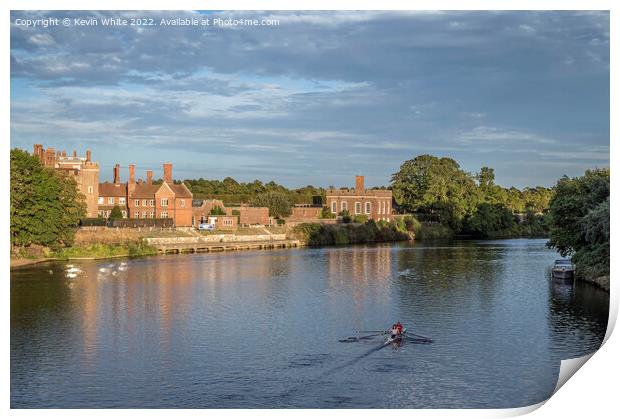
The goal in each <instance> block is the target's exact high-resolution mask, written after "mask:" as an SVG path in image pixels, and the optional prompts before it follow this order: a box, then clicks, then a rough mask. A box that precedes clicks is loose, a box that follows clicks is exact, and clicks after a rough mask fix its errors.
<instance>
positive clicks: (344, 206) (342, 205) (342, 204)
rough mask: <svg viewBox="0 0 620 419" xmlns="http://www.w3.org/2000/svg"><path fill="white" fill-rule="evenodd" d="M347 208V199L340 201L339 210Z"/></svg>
mask: <svg viewBox="0 0 620 419" xmlns="http://www.w3.org/2000/svg"><path fill="white" fill-rule="evenodd" d="M347 209H348V208H347V201H342V202H341V203H340V211H346V210H347Z"/></svg>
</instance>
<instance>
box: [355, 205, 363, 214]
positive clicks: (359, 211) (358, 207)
mask: <svg viewBox="0 0 620 419" xmlns="http://www.w3.org/2000/svg"><path fill="white" fill-rule="evenodd" d="M355 213H356V214H361V213H362V203H361V202H356V203H355Z"/></svg>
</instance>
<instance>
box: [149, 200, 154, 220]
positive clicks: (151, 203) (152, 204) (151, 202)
mask: <svg viewBox="0 0 620 419" xmlns="http://www.w3.org/2000/svg"><path fill="white" fill-rule="evenodd" d="M149 205H150V206H152V207H154V206H155V200H154V199H151V200H149ZM151 218H153V217H151Z"/></svg>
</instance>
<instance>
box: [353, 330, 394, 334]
mask: <svg viewBox="0 0 620 419" xmlns="http://www.w3.org/2000/svg"><path fill="white" fill-rule="evenodd" d="M356 333H387V332H386V331H385V330H357V331H356Z"/></svg>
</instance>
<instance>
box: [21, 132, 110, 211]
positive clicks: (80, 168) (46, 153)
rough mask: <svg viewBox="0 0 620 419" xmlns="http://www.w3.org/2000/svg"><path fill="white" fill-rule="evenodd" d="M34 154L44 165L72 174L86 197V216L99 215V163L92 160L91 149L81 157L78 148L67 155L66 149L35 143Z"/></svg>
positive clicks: (79, 189)
mask: <svg viewBox="0 0 620 419" xmlns="http://www.w3.org/2000/svg"><path fill="white" fill-rule="evenodd" d="M33 155H34V156H35V157H37V158H38V159H39V160H40V161H41V163H42V164H43V166H45V167H49V168H52V169H55V170H58V171H61V172H64V173H67V174H69V175H71V176H72V177H73V178H74V179H75V181H76V183H77V186H78V191H79V192H80V193H81V194H82V195H84V197H85V202H86V216H87V217H96V216H97V212H98V203H97V202H98V197H99V164H98V163H95V162H93V161H91V154H90V150H86V157H79V156H78V155H77V151H76V150H73V156H67V153H66V151H62V152H61V151H55V150H54V149H53V148H51V147H50V148H47V149H44V148H43V145H42V144H35V145H34V151H33Z"/></svg>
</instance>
